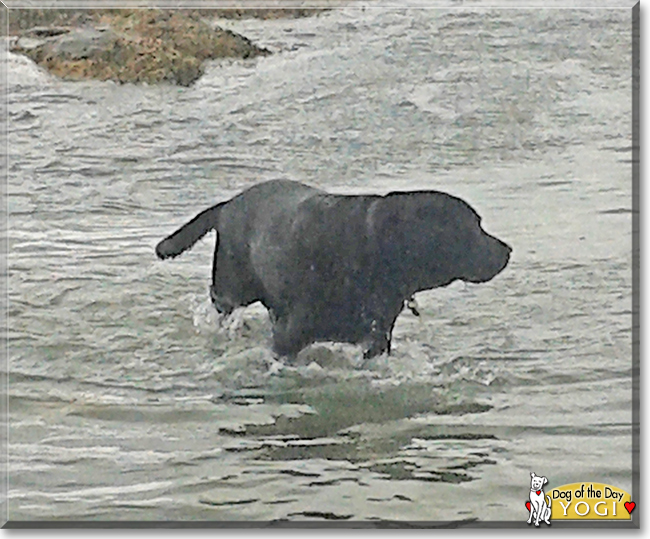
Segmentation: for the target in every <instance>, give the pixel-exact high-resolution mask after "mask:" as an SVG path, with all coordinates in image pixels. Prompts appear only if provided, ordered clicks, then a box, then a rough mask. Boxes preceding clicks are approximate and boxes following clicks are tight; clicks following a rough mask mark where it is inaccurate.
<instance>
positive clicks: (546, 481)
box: [542, 477, 548, 485]
mask: <svg viewBox="0 0 650 539" xmlns="http://www.w3.org/2000/svg"><path fill="white" fill-rule="evenodd" d="M542 479H543V480H544V482H543V483H542V485H545V484H546V483H548V479H546V477H542Z"/></svg>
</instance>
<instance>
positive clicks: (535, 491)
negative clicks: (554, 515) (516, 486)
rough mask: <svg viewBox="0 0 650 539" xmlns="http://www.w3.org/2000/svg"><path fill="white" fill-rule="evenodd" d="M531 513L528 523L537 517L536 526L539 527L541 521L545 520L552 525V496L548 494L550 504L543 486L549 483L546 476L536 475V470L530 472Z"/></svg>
mask: <svg viewBox="0 0 650 539" xmlns="http://www.w3.org/2000/svg"><path fill="white" fill-rule="evenodd" d="M530 477H531V480H530V515H529V516H528V524H530V523H531V522H532V520H533V518H534V519H535V526H537V527H539V521H540V520H543V521H544V522H546V524H548V525H549V526H550V525H551V522H550V518H551V497H550V496H546V499H547V500H548V504H547V503H546V500H545V499H544V490H542V489H543V487H544V485H545V484H546V483H548V479H546V477H541V476H538V475H535V472H530Z"/></svg>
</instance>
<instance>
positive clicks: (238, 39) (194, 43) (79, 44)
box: [12, 10, 270, 86]
mask: <svg viewBox="0 0 650 539" xmlns="http://www.w3.org/2000/svg"><path fill="white" fill-rule="evenodd" d="M12 51H14V52H19V53H22V54H24V55H26V56H28V57H29V58H31V59H32V60H34V61H35V62H36V63H37V64H39V65H41V66H43V67H45V68H46V69H48V70H49V71H50V72H51V73H53V74H54V75H57V76H59V77H61V78H63V79H68V80H80V79H98V80H114V81H117V82H146V83H150V84H151V83H157V82H163V81H164V82H170V83H173V84H178V85H181V86H189V85H190V84H192V82H194V81H195V80H196V79H198V78H199V77H200V76H201V75H202V73H203V67H202V64H203V61H205V60H208V59H216V58H225V57H232V58H253V57H255V56H259V55H266V54H270V53H269V51H268V50H266V49H263V48H260V47H257V46H256V45H254V44H253V43H252V42H251V41H250V40H248V39H247V38H245V37H243V36H241V35H239V34H235V33H234V32H231V31H228V30H221V29H220V28H215V29H213V28H211V27H210V26H209V25H208V24H206V23H205V22H204V21H203V20H201V19H200V18H198V17H193V16H191V15H187V14H183V13H180V12H176V11H163V10H106V11H102V12H98V13H97V14H96V15H95V17H94V18H92V19H89V18H86V19H84V20H83V24H82V25H81V26H71V27H61V26H57V27H34V28H31V29H29V30H26V31H24V32H22V33H21V34H20V36H19V38H18V40H17V41H16V42H15V44H14V45H13V47H12Z"/></svg>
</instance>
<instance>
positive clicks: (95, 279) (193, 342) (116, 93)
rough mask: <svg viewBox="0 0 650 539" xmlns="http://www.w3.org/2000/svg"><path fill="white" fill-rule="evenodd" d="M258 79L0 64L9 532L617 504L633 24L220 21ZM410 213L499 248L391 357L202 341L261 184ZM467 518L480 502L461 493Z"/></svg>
mask: <svg viewBox="0 0 650 539" xmlns="http://www.w3.org/2000/svg"><path fill="white" fill-rule="evenodd" d="M220 23H223V24H224V25H225V26H227V27H229V28H232V29H234V30H236V31H239V32H241V33H243V34H245V35H247V36H249V37H250V38H252V39H254V40H255V41H257V42H259V43H261V44H263V45H264V46H267V47H269V48H271V49H272V50H274V51H275V52H276V54H275V55H273V56H271V57H268V58H261V59H258V60H256V61H244V62H233V61H227V62H216V63H214V64H213V65H212V66H211V67H210V68H209V69H208V71H207V73H206V75H205V76H204V77H203V78H202V79H201V80H199V81H198V82H197V83H196V84H195V85H194V86H193V87H192V88H176V87H167V86H153V87H148V86H132V85H122V86H120V85H115V84H113V83H98V82H85V83H67V82H61V81H58V80H55V79H54V78H52V77H50V76H49V75H47V74H45V73H44V72H42V71H41V70H40V69H39V68H37V67H35V66H34V65H33V64H31V63H30V62H28V61H27V60H25V59H23V58H21V57H18V56H15V55H12V54H9V55H8V62H9V153H10V156H9V157H10V173H9V186H8V189H9V212H10V213H9V234H8V240H9V272H10V273H9V327H8V330H9V354H10V363H9V382H10V421H11V427H10V446H9V451H10V461H9V462H10V490H9V517H10V519H11V520H32V519H113V520H116V519H139V520H149V519H158V520H164V519H178V520H193V521H194V520H200V519H210V520H304V519H316V520H326V521H333V520H339V521H340V520H345V519H349V520H366V521H373V520H377V521H380V520H401V521H405V520H417V521H446V520H475V519H478V520H515V521H522V522H523V521H524V520H525V519H526V517H527V514H526V510H525V508H524V504H523V502H524V501H525V499H526V498H527V496H528V488H529V486H528V481H529V477H530V476H529V474H530V471H531V470H532V471H535V472H536V473H538V474H543V475H546V476H548V477H549V480H550V483H551V486H557V485H562V484H566V483H571V482H574V481H584V480H593V481H598V482H602V483H607V484H612V485H615V486H618V487H620V488H622V489H625V490H627V491H630V490H631V487H632V460H631V454H632V426H631V423H632V411H631V410H632V362H631V357H632V351H631V348H632V347H631V342H632V335H631V332H632V330H631V328H632V314H631V309H632V303H631V301H632V300H631V296H632V269H631V268H632V255H631V242H632V235H631V204H632V202H631V199H632V193H631V145H632V140H631V121H630V119H631V91H632V90H631V11H630V10H623V9H619V10H593V9H592V10H578V9H571V10H567V9H562V10H555V9H550V10H496V9H495V10H492V9H483V10H439V9H437V10H434V9H412V10H389V9H371V8H369V9H365V10H360V9H354V8H348V9H342V10H334V11H330V12H327V13H324V14H322V15H320V16H318V17H313V18H309V19H301V20H280V21H257V20H251V21H238V22H233V21H227V22H224V21H220ZM280 177H284V178H291V179H296V180H301V181H305V182H307V183H310V184H312V185H315V186H318V187H321V188H325V189H327V190H329V191H332V192H340V193H361V192H363V193H370V192H372V193H386V192H388V191H390V190H399V189H403V190H407V189H421V188H431V189H439V190H444V191H447V192H450V193H452V194H454V195H457V196H460V197H462V198H464V199H465V200H467V201H468V202H470V204H472V206H474V207H475V208H476V209H477V210H478V212H479V213H480V214H481V215H482V216H483V223H484V226H485V228H486V230H488V231H489V232H491V233H493V234H495V235H497V236H498V237H500V238H502V239H503V240H504V241H507V242H508V243H509V244H510V245H512V246H513V247H514V252H513V257H512V259H511V263H510V264H509V266H508V267H507V268H506V270H505V271H504V272H503V273H502V274H500V275H499V276H498V277H497V278H495V279H494V280H493V281H491V282H489V283H487V284H483V285H478V286H475V285H465V284H462V283H456V284H452V285H451V286H449V287H447V288H444V289H438V290H434V291H429V292H426V293H421V294H419V295H418V302H419V304H420V310H421V313H422V316H421V318H420V319H418V318H415V317H414V316H412V315H411V314H410V313H408V312H407V313H403V314H402V315H401V316H400V318H399V319H398V323H397V326H396V329H395V333H394V341H393V347H394V352H393V355H391V356H390V357H386V356H382V357H379V358H376V359H374V360H372V361H370V362H366V363H364V362H363V361H362V358H361V351H360V349H358V348H356V347H353V346H344V345H316V346H314V347H312V348H311V349H309V350H308V351H307V352H306V354H305V357H304V365H301V366H297V367H291V366H287V365H284V364H283V363H282V362H279V361H276V360H274V359H273V357H272V355H271V352H270V323H269V321H268V317H267V314H266V311H265V310H264V309H263V308H262V307H261V306H260V305H254V306H251V307H249V308H248V309H245V310H242V311H238V312H236V313H235V314H234V315H233V317H232V319H230V320H226V321H223V323H221V324H220V323H219V322H220V321H219V319H218V317H217V314H216V312H214V311H213V309H212V307H211V304H210V301H209V299H208V293H207V287H208V283H209V279H210V267H211V259H212V249H213V242H214V238H213V237H208V238H206V239H205V240H204V241H202V242H201V243H199V244H198V245H197V246H196V247H195V248H194V249H193V250H192V251H191V252H189V253H186V254H185V255H184V256H182V257H180V258H179V259H177V260H174V261H167V262H161V261H158V260H157V259H156V258H155V255H154V251H153V248H154V246H155V244H156V243H157V241H159V240H160V239H162V238H163V237H164V236H166V235H167V234H169V233H170V232H172V231H173V230H175V229H176V227H178V226H179V225H180V224H182V223H184V222H185V221H186V220H188V219H189V218H190V217H192V216H193V215H194V214H195V213H197V212H198V210H200V209H203V208H205V207H208V206H210V205H212V204H214V203H216V202H218V201H221V200H224V199H226V198H228V197H230V196H232V195H234V194H235V193H237V192H239V191H240V190H242V189H244V188H246V187H249V186H251V185H253V184H255V183H257V182H260V181H263V180H268V179H272V178H280ZM486 493H487V494H486Z"/></svg>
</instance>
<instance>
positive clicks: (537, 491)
mask: <svg viewBox="0 0 650 539" xmlns="http://www.w3.org/2000/svg"><path fill="white" fill-rule="evenodd" d="M530 491H531V492H534V493H535V494H537V495H540V494H541V493H542V489H541V488H540V489H539V490H535V489H534V488H531V489H530Z"/></svg>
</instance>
